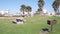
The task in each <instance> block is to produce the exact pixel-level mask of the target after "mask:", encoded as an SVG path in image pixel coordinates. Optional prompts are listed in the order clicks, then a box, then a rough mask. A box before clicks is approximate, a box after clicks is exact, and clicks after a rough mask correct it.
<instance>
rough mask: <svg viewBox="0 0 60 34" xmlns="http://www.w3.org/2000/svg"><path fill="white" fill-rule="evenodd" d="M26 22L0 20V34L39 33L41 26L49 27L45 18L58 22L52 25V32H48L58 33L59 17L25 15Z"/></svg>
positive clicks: (59, 29) (59, 30)
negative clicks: (15, 22)
mask: <svg viewBox="0 0 60 34" xmlns="http://www.w3.org/2000/svg"><path fill="white" fill-rule="evenodd" d="M25 19H26V23H27V24H18V25H17V24H13V23H12V22H11V20H0V34H39V31H40V30H41V29H42V28H50V25H48V24H47V20H52V19H56V20H57V21H58V23H57V24H56V25H54V26H53V27H54V28H53V32H52V33H50V34H59V33H60V27H59V26H60V17H46V16H34V17H31V18H30V17H27V18H25Z"/></svg>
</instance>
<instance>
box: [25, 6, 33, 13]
mask: <svg viewBox="0 0 60 34" xmlns="http://www.w3.org/2000/svg"><path fill="white" fill-rule="evenodd" d="M26 9H27V12H28V14H29V12H31V11H32V8H31V7H30V6H27V7H26Z"/></svg>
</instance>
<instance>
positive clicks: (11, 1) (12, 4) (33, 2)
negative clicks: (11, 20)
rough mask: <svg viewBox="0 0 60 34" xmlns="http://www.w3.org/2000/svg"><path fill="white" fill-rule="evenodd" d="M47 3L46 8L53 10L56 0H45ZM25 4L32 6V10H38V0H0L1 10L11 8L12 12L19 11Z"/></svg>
mask: <svg viewBox="0 0 60 34" xmlns="http://www.w3.org/2000/svg"><path fill="white" fill-rule="evenodd" d="M44 1H45V5H44V9H46V10H47V11H49V12H52V11H53V8H52V6H51V5H52V3H53V1H54V0H44ZM22 4H25V5H26V6H31V7H32V11H36V10H37V9H38V5H37V4H38V0H0V10H6V9H9V12H10V13H19V12H20V6H21V5H22Z"/></svg>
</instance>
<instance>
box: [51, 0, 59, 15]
mask: <svg viewBox="0 0 60 34" xmlns="http://www.w3.org/2000/svg"><path fill="white" fill-rule="evenodd" d="M59 6H60V0H55V1H54V2H53V4H52V7H53V9H54V11H55V15H56V14H57V12H59Z"/></svg>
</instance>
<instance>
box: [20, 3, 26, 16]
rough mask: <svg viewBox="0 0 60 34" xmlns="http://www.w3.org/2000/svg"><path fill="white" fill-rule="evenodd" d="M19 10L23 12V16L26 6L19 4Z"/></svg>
mask: <svg viewBox="0 0 60 34" xmlns="http://www.w3.org/2000/svg"><path fill="white" fill-rule="evenodd" d="M20 10H21V11H22V12H23V16H24V14H25V10H26V6H25V5H24V4H23V5H21V8H20Z"/></svg>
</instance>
